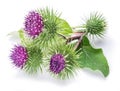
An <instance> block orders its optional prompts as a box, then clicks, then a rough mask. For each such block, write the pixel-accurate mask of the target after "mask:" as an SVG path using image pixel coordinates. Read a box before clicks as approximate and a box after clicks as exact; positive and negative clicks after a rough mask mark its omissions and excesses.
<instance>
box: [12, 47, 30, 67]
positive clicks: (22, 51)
mask: <svg viewBox="0 0 120 91" xmlns="http://www.w3.org/2000/svg"><path fill="white" fill-rule="evenodd" d="M11 52H12V53H11V55H10V58H11V59H12V61H13V63H14V64H15V66H17V67H20V68H23V66H24V65H25V63H26V61H27V59H28V54H27V50H26V48H25V47H23V46H15V47H14V48H13V50H12V51H11Z"/></svg>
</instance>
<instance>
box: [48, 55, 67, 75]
mask: <svg viewBox="0 0 120 91" xmlns="http://www.w3.org/2000/svg"><path fill="white" fill-rule="evenodd" d="M64 68H65V59H64V57H63V55H61V54H54V55H53V56H52V57H51V60H50V70H51V71H52V72H54V73H56V74H58V73H60V72H61V71H62V70H63V69H64Z"/></svg>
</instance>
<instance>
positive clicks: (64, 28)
mask: <svg viewBox="0 0 120 91" xmlns="http://www.w3.org/2000/svg"><path fill="white" fill-rule="evenodd" d="M58 24H59V25H58V27H59V30H57V33H59V34H62V35H64V36H70V35H71V34H72V33H73V31H72V28H71V27H70V25H69V24H68V23H67V21H65V20H63V19H60V18H59V19H58Z"/></svg>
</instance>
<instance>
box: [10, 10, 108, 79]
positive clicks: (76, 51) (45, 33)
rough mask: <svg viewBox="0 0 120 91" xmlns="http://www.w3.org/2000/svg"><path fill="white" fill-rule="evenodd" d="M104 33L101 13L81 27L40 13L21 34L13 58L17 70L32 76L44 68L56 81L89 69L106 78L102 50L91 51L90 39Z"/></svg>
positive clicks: (33, 15) (53, 14) (28, 17)
mask: <svg viewBox="0 0 120 91" xmlns="http://www.w3.org/2000/svg"><path fill="white" fill-rule="evenodd" d="M76 28H78V29H79V30H78V29H77V30H78V31H76ZM105 30H106V21H105V18H104V17H103V16H102V15H101V14H99V13H92V14H90V17H88V19H87V20H86V21H85V23H84V24H83V25H80V26H79V27H70V25H69V24H68V23H67V22H66V21H65V20H64V19H61V18H60V14H59V13H57V11H54V10H53V9H49V8H42V9H38V10H35V11H31V12H29V13H28V14H27V15H26V17H25V22H24V27H23V28H21V29H20V30H19V31H18V33H19V37H20V40H21V42H20V44H19V45H18V46H15V48H13V49H12V51H11V55H10V57H11V60H12V61H13V63H14V64H15V66H17V67H20V68H22V69H23V70H25V71H26V72H28V73H30V74H35V73H37V72H39V70H41V71H42V69H43V68H45V69H46V70H47V71H48V72H49V73H50V74H51V75H52V76H53V77H56V78H60V79H67V78H71V77H72V76H74V75H75V73H76V71H77V70H79V69H80V68H90V69H92V70H99V71H100V72H102V73H103V75H104V76H105V77H106V76H108V74H109V66H108V63H107V59H106V58H105V56H104V54H103V51H102V49H100V48H94V47H92V45H91V43H90V42H89V37H88V36H89V35H90V36H100V37H101V36H103V35H104V32H105Z"/></svg>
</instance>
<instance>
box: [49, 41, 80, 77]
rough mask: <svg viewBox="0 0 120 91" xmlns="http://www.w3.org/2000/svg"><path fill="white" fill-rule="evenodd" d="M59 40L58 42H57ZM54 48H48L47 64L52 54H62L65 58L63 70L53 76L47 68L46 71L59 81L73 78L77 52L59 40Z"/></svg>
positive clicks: (76, 65)
mask: <svg viewBox="0 0 120 91" xmlns="http://www.w3.org/2000/svg"><path fill="white" fill-rule="evenodd" d="M59 40H60V42H59ZM59 40H58V41H57V42H56V43H55V45H54V46H51V47H50V51H49V54H48V56H47V61H48V64H47V65H49V64H50V59H51V57H52V55H54V54H62V55H63V56H64V58H65V68H64V69H63V70H62V71H61V72H60V73H59V74H55V73H53V72H51V71H50V69H49V67H48V70H49V72H50V73H51V75H52V76H54V77H56V78H60V79H67V78H71V77H72V76H74V73H76V69H77V67H78V64H77V61H76V60H77V57H78V56H77V52H76V51H74V50H73V46H71V45H66V44H65V42H64V40H62V39H59Z"/></svg>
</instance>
